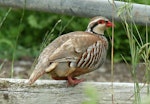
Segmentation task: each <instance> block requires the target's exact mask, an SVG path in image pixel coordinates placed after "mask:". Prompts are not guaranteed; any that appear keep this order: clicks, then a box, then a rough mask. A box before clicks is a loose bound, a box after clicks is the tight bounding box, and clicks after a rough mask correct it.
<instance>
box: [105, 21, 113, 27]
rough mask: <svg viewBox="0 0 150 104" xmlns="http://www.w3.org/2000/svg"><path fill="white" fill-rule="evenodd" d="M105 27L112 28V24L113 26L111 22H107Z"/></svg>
mask: <svg viewBox="0 0 150 104" xmlns="http://www.w3.org/2000/svg"><path fill="white" fill-rule="evenodd" d="M106 26H107V27H114V24H113V23H112V22H110V21H108V22H107V23H106Z"/></svg>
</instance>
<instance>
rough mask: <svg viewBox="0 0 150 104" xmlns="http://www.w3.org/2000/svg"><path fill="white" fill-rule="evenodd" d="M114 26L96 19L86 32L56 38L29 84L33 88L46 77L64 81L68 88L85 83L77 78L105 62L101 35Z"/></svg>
mask: <svg viewBox="0 0 150 104" xmlns="http://www.w3.org/2000/svg"><path fill="white" fill-rule="evenodd" d="M113 26H114V24H113V23H112V22H111V21H110V20H109V19H107V18H106V17H103V16H96V17H93V18H92V19H91V20H90V22H89V24H88V26H87V29H86V30H85V31H75V32H70V33H67V34H64V35H61V36H59V37H57V38H56V39H55V40H53V41H52V42H51V43H50V44H49V45H47V46H46V47H45V48H44V49H43V51H42V52H41V54H40V55H39V57H38V60H37V61H38V62H37V64H36V65H35V68H34V70H33V72H32V74H31V76H30V78H29V80H28V84H30V85H31V84H33V83H34V82H35V81H36V80H37V79H38V78H39V77H41V76H42V75H43V74H45V73H47V74H50V75H51V77H52V78H53V79H54V80H66V81H67V82H68V85H69V86H75V85H77V84H79V83H80V82H83V81H84V79H77V78H76V77H78V76H80V75H83V74H86V73H89V72H92V71H94V70H97V69H98V68H99V67H100V66H101V65H102V64H103V63H104V62H105V59H106V56H107V50H108V40H107V38H106V37H105V34H104V31H105V30H106V29H107V28H109V27H113Z"/></svg>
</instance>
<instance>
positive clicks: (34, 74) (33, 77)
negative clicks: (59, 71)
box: [28, 69, 46, 85]
mask: <svg viewBox="0 0 150 104" xmlns="http://www.w3.org/2000/svg"><path fill="white" fill-rule="evenodd" d="M44 73H46V72H45V70H39V69H35V70H34V71H33V72H32V74H31V76H30V78H29V81H28V84H29V85H31V84H33V83H34V82H35V81H36V80H37V79H38V78H39V77H41V76H42V75H43V74H44Z"/></svg>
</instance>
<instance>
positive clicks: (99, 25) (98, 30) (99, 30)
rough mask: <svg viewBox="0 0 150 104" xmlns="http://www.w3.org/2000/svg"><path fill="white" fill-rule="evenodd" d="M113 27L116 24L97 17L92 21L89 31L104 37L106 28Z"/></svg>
mask: <svg viewBox="0 0 150 104" xmlns="http://www.w3.org/2000/svg"><path fill="white" fill-rule="evenodd" d="M113 26H114V24H113V23H112V22H110V21H109V20H108V19H107V18H105V17H102V16H97V17H94V18H92V19H91V21H90V23H89V24H88V27H87V31H88V32H91V33H95V34H101V35H103V34H104V31H105V30H106V28H108V27H113Z"/></svg>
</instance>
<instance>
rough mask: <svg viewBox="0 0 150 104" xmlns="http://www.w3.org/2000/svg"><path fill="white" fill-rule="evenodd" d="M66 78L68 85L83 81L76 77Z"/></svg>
mask: <svg viewBox="0 0 150 104" xmlns="http://www.w3.org/2000/svg"><path fill="white" fill-rule="evenodd" d="M67 78H68V85H71V86H75V85H77V84H78V83H80V82H83V81H84V79H76V78H72V77H71V76H68V77H67Z"/></svg>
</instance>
